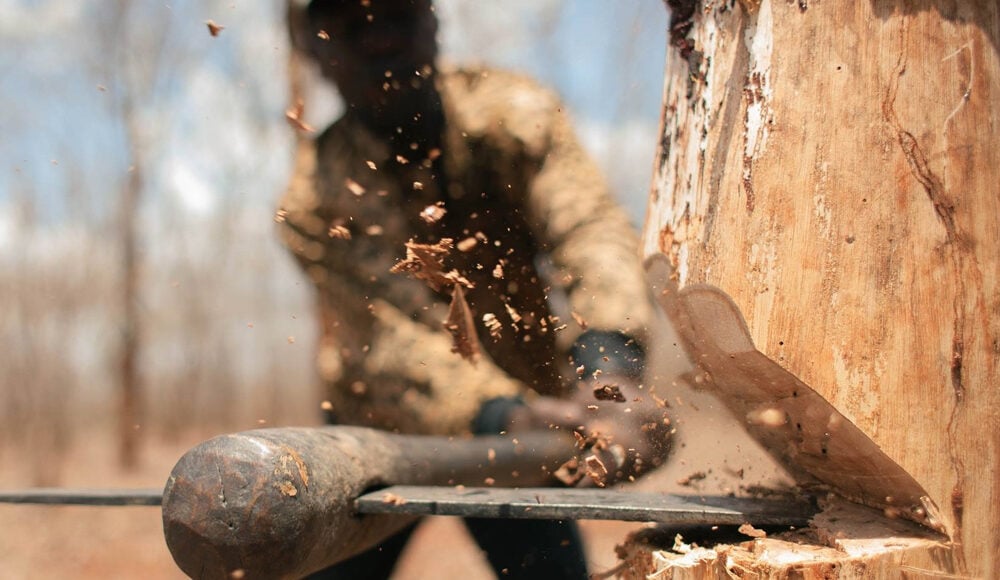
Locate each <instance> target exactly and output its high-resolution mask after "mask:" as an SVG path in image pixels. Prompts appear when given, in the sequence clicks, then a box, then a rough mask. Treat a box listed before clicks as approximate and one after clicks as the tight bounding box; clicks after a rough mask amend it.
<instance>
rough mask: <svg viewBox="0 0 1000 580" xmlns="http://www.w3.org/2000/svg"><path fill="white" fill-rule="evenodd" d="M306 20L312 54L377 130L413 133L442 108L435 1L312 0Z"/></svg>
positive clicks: (348, 103) (307, 42) (325, 74)
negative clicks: (417, 123)
mask: <svg viewBox="0 0 1000 580" xmlns="http://www.w3.org/2000/svg"><path fill="white" fill-rule="evenodd" d="M306 20H307V23H308V24H307V27H308V28H307V38H306V39H305V41H306V48H307V50H308V51H309V53H310V55H311V56H312V57H313V58H315V59H316V61H317V62H318V64H319V65H320V68H321V70H322V71H323V74H324V76H326V77H327V78H329V79H330V80H332V81H333V82H334V83H335V84H336V85H337V87H338V89H339V90H340V93H341V95H342V96H343V97H344V100H345V101H346V102H347V105H348V107H350V108H351V109H352V110H354V111H355V112H357V113H358V114H359V115H360V116H361V118H362V119H363V120H364V121H365V122H366V123H367V124H368V125H369V126H371V127H372V128H373V129H374V130H376V131H379V132H383V133H390V132H395V133H398V131H397V127H402V129H403V130H404V131H407V130H409V129H411V128H415V127H412V125H413V121H414V117H415V116H417V117H422V116H424V115H430V114H433V111H432V110H429V109H434V108H435V107H440V103H439V99H438V95H437V92H436V90H435V89H434V83H433V74H434V60H435V58H436V57H437V42H436V39H435V36H436V34H437V18H436V17H435V15H434V10H433V7H432V6H431V0H313V1H312V2H310V4H309V7H308V9H307V12H306Z"/></svg>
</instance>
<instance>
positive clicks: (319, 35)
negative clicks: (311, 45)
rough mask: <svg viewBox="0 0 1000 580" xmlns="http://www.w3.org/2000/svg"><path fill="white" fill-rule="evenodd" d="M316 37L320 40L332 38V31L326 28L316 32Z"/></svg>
mask: <svg viewBox="0 0 1000 580" xmlns="http://www.w3.org/2000/svg"><path fill="white" fill-rule="evenodd" d="M316 37H317V38H319V39H320V40H330V33H329V32H327V31H325V30H320V31H319V32H317V33H316Z"/></svg>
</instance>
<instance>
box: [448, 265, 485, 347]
mask: <svg viewBox="0 0 1000 580" xmlns="http://www.w3.org/2000/svg"><path fill="white" fill-rule="evenodd" d="M444 328H445V330H447V331H448V334H450V335H451V340H452V344H451V352H456V353H458V354H459V355H460V356H461V357H462V358H464V359H465V360H467V361H470V362H472V363H473V364H475V362H476V361H477V360H479V355H480V353H481V352H482V347H481V346H480V344H479V336H478V335H477V334H476V327H475V323H474V322H473V317H472V309H471V308H469V303H468V302H466V300H465V291H464V290H463V289H462V285H461V284H455V286H454V288H453V289H452V295H451V304H450V305H449V306H448V318H447V319H446V320H445V321H444Z"/></svg>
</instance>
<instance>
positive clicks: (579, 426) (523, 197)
mask: <svg viewBox="0 0 1000 580" xmlns="http://www.w3.org/2000/svg"><path fill="white" fill-rule="evenodd" d="M302 16H303V19H302V24H301V26H294V25H293V31H295V36H296V43H297V45H298V46H299V48H300V49H302V50H304V51H305V52H307V53H308V54H309V55H310V56H311V57H312V59H313V60H314V61H315V62H316V64H317V65H318V66H319V68H320V70H321V71H322V73H323V75H324V76H325V77H326V78H327V79H329V80H331V81H332V82H333V83H334V84H335V85H336V86H337V88H338V89H339V91H340V93H341V95H342V97H343V99H344V102H345V113H344V115H343V116H342V117H341V118H340V119H339V120H337V121H336V122H335V123H334V124H333V125H331V126H330V127H328V128H327V129H326V130H325V131H323V132H322V133H321V134H320V135H319V136H318V137H317V138H316V139H315V140H306V141H303V142H301V143H300V145H299V148H298V150H297V153H296V160H295V169H294V175H293V177H292V180H291V183H290V185H289V187H288V190H287V192H286V193H285V195H284V197H283V199H282V200H281V204H280V208H279V213H278V216H279V221H280V222H281V235H282V238H283V241H284V243H285V244H286V245H287V247H288V248H289V249H290V250H291V251H292V252H293V254H294V255H295V257H296V258H297V260H298V261H299V263H300V264H301V266H302V267H303V269H304V271H305V273H306V275H307V276H308V277H309V279H310V280H311V281H312V282H313V283H314V284H315V286H316V290H317V296H318V301H319V311H320V315H321V316H320V317H321V323H322V332H321V341H320V348H319V353H318V357H317V358H318V366H319V372H320V375H321V377H322V379H323V380H324V381H325V383H326V384H327V386H328V393H329V400H330V404H331V406H332V409H331V412H330V415H331V417H332V418H333V419H334V420H335V421H336V422H338V423H347V424H358V425H366V426H373V427H378V428H381V429H386V430H391V431H397V432H402V433H424V434H449V435H459V434H464V433H469V432H475V433H480V434H487V433H489V434H495V433H499V432H501V431H510V432H512V433H516V432H517V431H518V430H525V429H529V428H537V427H539V426H546V427H548V426H551V427H552V428H561V429H572V430H574V431H576V432H578V433H579V434H580V439H581V441H582V445H583V446H589V445H596V446H601V447H603V448H604V449H606V450H610V451H614V453H610V454H607V455H606V456H607V457H615V458H617V460H616V461H610V463H612V464H611V465H603V464H602V465H601V469H599V470H594V469H584V468H583V466H581V467H580V469H579V470H578V472H577V473H575V474H573V475H572V476H571V477H569V482H570V483H573V482H575V481H576V480H577V478H582V481H583V482H584V484H591V485H592V484H597V485H604V484H605V483H610V482H613V481H615V480H617V479H620V478H628V477H633V476H635V475H638V474H640V473H641V472H642V471H643V468H644V467H645V468H648V467H649V466H651V465H656V464H657V463H658V462H659V461H660V460H661V459H662V457H663V456H664V455H665V453H666V443H665V442H666V441H667V440H668V438H669V435H668V431H669V427H668V426H667V424H668V423H669V421H668V420H667V419H666V417H665V415H664V414H663V410H662V409H660V408H659V407H658V406H657V405H656V404H655V401H654V399H655V397H653V396H652V394H651V393H648V392H647V390H646V389H645V388H644V387H643V386H642V385H641V382H640V376H641V372H642V369H643V367H644V352H645V348H646V346H647V342H648V337H647V327H648V325H649V324H650V322H651V320H652V317H653V310H652V306H651V302H650V300H649V296H648V291H647V289H646V285H645V282H644V277H643V269H642V266H641V264H640V261H639V257H638V251H637V244H638V237H637V235H636V233H635V232H634V230H633V229H632V227H631V226H630V224H629V221H628V217H627V215H626V213H625V211H624V210H623V209H622V208H621V207H619V206H618V205H617V204H616V203H615V201H614V199H613V198H612V196H611V194H610V192H609V191H608V188H607V185H606V184H605V182H604V180H603V178H602V176H601V175H600V173H599V171H598V170H597V168H596V166H595V165H594V163H593V162H592V161H591V160H590V159H589V158H588V157H587V155H586V153H585V152H584V150H583V148H582V147H581V145H580V144H579V143H578V142H577V140H576V137H575V136H574V134H573V131H572V128H571V126H570V121H569V119H568V118H567V116H566V114H565V112H564V111H563V105H562V104H561V102H560V101H559V99H558V98H557V97H556V96H555V95H554V94H553V93H551V92H550V91H548V90H545V89H543V88H540V87H539V86H538V85H536V84H535V83H533V82H532V81H530V80H528V79H526V78H524V77H522V76H518V75H514V74H511V73H507V72H502V71H498V70H491V69H486V68H475V69H458V70H446V69H444V68H439V67H438V65H437V63H436V58H437V44H436V39H435V35H436V32H437V20H436V17H435V15H434V9H433V6H432V5H431V2H430V0H313V1H312V2H311V3H310V4H309V5H308V7H307V8H306V9H305V12H304V14H303V15H302ZM604 471H606V474H605V473H603V472H604ZM587 476H589V477H587ZM466 524H467V527H468V528H469V531H470V532H471V534H472V535H473V537H474V538H475V539H476V541H477V542H478V543H479V544H480V546H481V547H482V548H483V550H484V551H485V553H486V555H487V557H488V558H489V560H490V564H491V565H492V566H493V568H494V569H495V570H496V572H497V573H498V574H501V575H503V576H504V577H514V578H585V577H586V574H587V571H586V563H585V557H584V554H583V550H582V546H581V542H580V539H579V534H578V532H577V529H576V527H575V524H574V523H573V522H546V521H534V520H505V521H499V520H471V519H470V520H467V521H466ZM411 531H412V529H411ZM408 536H409V531H408V532H404V533H403V534H401V535H399V536H397V537H395V538H393V539H391V540H390V541H388V542H386V543H385V544H383V545H382V546H379V547H378V548H376V549H374V550H372V551H370V552H368V553H366V554H362V555H360V556H357V557H355V558H353V559H351V560H349V561H347V562H344V563H341V564H339V565H337V566H335V567H333V568H331V569H328V570H326V571H323V572H321V573H319V574H317V575H316V576H315V577H316V578H382V577H387V576H388V575H389V574H390V572H391V570H392V567H393V565H394V563H395V561H396V559H397V557H398V555H399V553H400V551H401V550H402V548H403V546H404V545H405V543H406V540H407V538H408Z"/></svg>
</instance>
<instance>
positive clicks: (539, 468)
mask: <svg viewBox="0 0 1000 580" xmlns="http://www.w3.org/2000/svg"><path fill="white" fill-rule="evenodd" d="M576 451H577V450H576V449H575V442H574V440H573V437H572V436H571V434H569V433H565V432H561V431H546V432H529V433H522V434H518V435H516V436H514V435H509V436H487V437H475V438H466V439H456V438H448V437H432V436H414V435H394V434H391V433H387V432H384V431H377V430H374V429H365V428H362V427H342V426H338V427H318V428H283V429H261V430H255V431H247V432H243V433H237V434H234V435H223V436H220V437H216V438H214V439H211V440H209V441H206V442H205V443H202V444H200V445H198V446H197V447H195V448H193V449H191V450H190V451H188V452H187V453H186V454H185V455H184V456H183V457H181V459H180V461H178V462H177V465H176V466H175V467H174V469H173V471H172V472H171V474H170V478H169V479H168V480H167V484H166V488H165V489H164V494H163V530H164V534H165V536H166V540H167V546H168V547H169V549H170V553H171V554H172V555H173V558H174V561H175V562H177V565H178V566H180V568H181V570H183V571H184V572H185V573H186V574H187V575H189V576H191V577H192V578H195V579H202V578H206V579H208V578H220V579H221V578H230V577H232V574H233V572H234V571H236V570H242V576H240V577H242V578H248V579H249V578H301V577H303V576H305V575H307V574H310V573H312V572H315V571H317V570H321V569H323V568H325V567H327V566H330V565H332V564H335V563H337V562H339V561H341V560H343V559H345V558H348V557H350V556H352V555H355V554H357V553H360V552H362V551H364V550H365V549H367V548H369V547H371V546H374V545H376V544H378V543H379V542H380V541H382V540H384V539H386V538H388V537H389V536H391V535H392V534H394V533H396V532H397V531H399V530H402V529H403V528H404V527H406V526H407V525H408V524H410V523H412V522H413V521H414V520H413V518H412V517H409V516H392V515H363V516H362V515H358V514H356V513H355V512H354V500H355V498H357V497H358V496H360V495H362V494H363V493H366V492H368V491H371V490H372V489H376V488H378V487H382V486H388V485H457V484H465V485H483V484H484V483H486V484H490V483H492V484H495V485H499V486H519V487H528V486H539V485H545V484H547V483H551V482H552V477H551V475H550V473H551V472H552V471H554V470H555V469H556V468H557V467H558V466H559V465H560V464H561V463H562V462H564V461H566V460H568V459H569V458H571V457H573V456H574V455H575V454H576ZM543 466H544V468H543ZM487 478H492V481H490V480H488V479H487ZM387 501H392V498H391V497H389V498H387ZM237 575H238V574H237Z"/></svg>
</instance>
